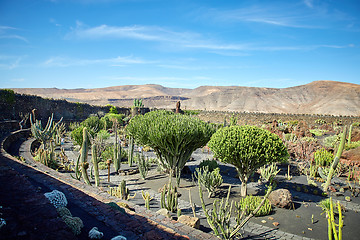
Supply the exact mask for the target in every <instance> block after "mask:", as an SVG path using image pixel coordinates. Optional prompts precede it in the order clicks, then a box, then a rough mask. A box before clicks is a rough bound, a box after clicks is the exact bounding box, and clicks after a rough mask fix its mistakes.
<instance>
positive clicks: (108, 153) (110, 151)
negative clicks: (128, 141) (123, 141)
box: [101, 145, 114, 161]
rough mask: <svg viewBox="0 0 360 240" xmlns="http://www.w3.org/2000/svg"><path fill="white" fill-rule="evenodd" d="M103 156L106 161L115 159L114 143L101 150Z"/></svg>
mask: <svg viewBox="0 0 360 240" xmlns="http://www.w3.org/2000/svg"><path fill="white" fill-rule="evenodd" d="M101 158H102V159H103V160H104V161H106V160H109V159H111V160H113V158H114V146H113V145H109V146H106V148H105V150H104V151H102V152H101Z"/></svg>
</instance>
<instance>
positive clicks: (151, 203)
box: [2, 100, 360, 239]
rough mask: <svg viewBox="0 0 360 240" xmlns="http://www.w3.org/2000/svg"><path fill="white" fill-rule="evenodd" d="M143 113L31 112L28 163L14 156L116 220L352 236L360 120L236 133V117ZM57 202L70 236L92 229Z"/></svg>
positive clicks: (249, 234) (264, 125) (253, 235)
mask: <svg viewBox="0 0 360 240" xmlns="http://www.w3.org/2000/svg"><path fill="white" fill-rule="evenodd" d="M142 108H143V105H142V101H141V100H136V101H134V106H133V107H132V108H131V109H130V110H129V112H128V114H127V115H126V114H119V113H117V110H116V107H112V108H110V109H109V112H108V113H102V114H99V113H98V114H93V115H91V116H89V117H88V118H86V119H84V120H82V121H66V122H65V121H64V119H63V118H59V119H56V120H55V118H54V115H51V116H49V118H48V119H45V120H47V121H44V120H43V119H41V120H42V121H41V120H40V119H38V118H37V116H36V112H35V111H33V112H31V113H29V114H30V118H29V123H28V124H29V126H30V131H31V137H30V138H29V139H27V140H26V141H25V142H24V143H23V145H24V144H25V143H28V146H31V149H28V151H29V152H30V153H31V154H32V156H30V157H29V155H24V154H23V153H21V152H20V154H18V155H17V157H18V158H19V159H20V160H21V161H22V162H23V164H29V165H31V164H33V162H37V163H41V164H43V165H45V166H46V167H48V168H49V169H53V170H56V171H57V172H58V173H60V174H61V175H63V176H67V177H69V178H71V179H73V180H74V181H77V182H79V183H81V184H84V186H91V189H97V190H98V191H100V192H102V194H105V195H107V196H109V197H110V198H112V199H114V200H116V201H120V202H122V204H120V205H119V204H115V203H109V205H111V206H112V208H113V209H117V210H116V211H120V212H126V211H128V208H127V207H126V206H127V204H128V203H129V204H130V203H131V204H134V205H136V206H140V207H142V209H143V211H150V212H153V213H154V214H158V215H159V214H162V215H165V217H167V218H170V219H173V220H175V221H178V222H181V223H183V224H188V225H189V226H191V227H194V228H196V229H199V230H201V231H203V232H205V233H209V234H211V235H212V236H216V237H218V238H219V239H241V238H247V239H266V238H273V239H277V237H279V236H281V235H283V236H288V237H289V238H290V237H291V238H296V237H304V238H306V239H342V238H344V239H356V238H353V237H354V236H355V235H356V234H357V233H359V231H358V229H357V228H356V226H357V224H358V222H359V220H360V214H359V211H360V197H359V193H360V175H359V166H360V161H359V159H357V158H358V157H359V149H360V127H359V122H360V120H359V118H358V119H355V120H357V121H353V122H351V123H350V124H344V123H342V122H341V118H340V117H339V120H338V121H336V122H326V121H325V120H323V119H321V118H319V119H317V120H316V121H313V122H310V121H296V120H291V121H287V120H283V119H274V121H271V122H269V121H263V122H261V123H259V122H253V123H247V124H244V123H243V122H242V121H241V120H242V119H241V118H240V117H239V116H238V115H236V114H234V113H233V114H232V115H230V114H228V115H225V116H228V118H227V119H226V117H225V119H224V118H222V119H220V118H217V119H216V121H214V118H212V121H210V120H207V119H205V118H206V115H205V114H203V115H201V114H199V115H191V114H189V115H188V114H184V112H182V113H176V112H180V111H166V110H157V111H149V112H147V113H144V111H141V109H142ZM29 143H30V144H29ZM55 193H56V194H57V195H56V197H52V195H54V194H53V193H51V194H52V195H50V193H47V195H46V196H47V197H48V198H49V199H50V202H51V203H52V204H54V205H55V206H56V209H57V211H58V214H59V216H60V217H61V218H62V219H63V221H64V222H65V224H66V225H67V226H68V227H69V228H70V229H71V232H73V233H74V235H79V234H81V231H82V229H86V227H90V226H86V222H85V221H82V219H81V217H78V216H77V215H76V211H71V212H70V211H69V210H68V209H67V208H66V204H67V202H66V204H65V203H64V202H65V201H66V198H65V195H64V194H63V193H61V192H60V193H59V192H58V191H55ZM59 199H60V200H61V201H60V200H59ZM54 211H56V210H54ZM137 211H139V210H137ZM73 212H74V213H73ZM2 219H3V218H2ZM183 219H187V220H183ZM189 219H190V220H189ZM5 220H6V219H4V221H5ZM2 224H3V223H2ZM3 226H5V224H3V225H2V227H3ZM91 227H94V228H93V229H91V234H90V233H89V236H90V235H91V236H101V237H103V236H106V233H105V234H104V233H102V232H101V228H100V227H99V226H91ZM83 231H85V230H83ZM354 234H355V235H354ZM139 239H140V238H139ZM194 239H195V238H194Z"/></svg>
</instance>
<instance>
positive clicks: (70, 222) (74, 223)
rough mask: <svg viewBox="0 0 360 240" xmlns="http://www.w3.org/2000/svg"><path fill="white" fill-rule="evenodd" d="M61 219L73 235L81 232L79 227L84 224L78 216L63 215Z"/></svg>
mask: <svg viewBox="0 0 360 240" xmlns="http://www.w3.org/2000/svg"><path fill="white" fill-rule="evenodd" d="M62 219H63V221H64V222H65V224H66V225H67V226H68V227H69V228H70V229H71V231H72V232H73V234H74V235H79V234H80V233H81V229H82V228H83V227H84V224H83V221H82V220H81V219H80V218H78V217H72V216H67V215H65V216H63V217H62Z"/></svg>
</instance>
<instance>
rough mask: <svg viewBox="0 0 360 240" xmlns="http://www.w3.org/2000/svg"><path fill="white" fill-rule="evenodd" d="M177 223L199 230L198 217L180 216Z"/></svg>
mask: <svg viewBox="0 0 360 240" xmlns="http://www.w3.org/2000/svg"><path fill="white" fill-rule="evenodd" d="M178 222H180V223H182V224H185V225H188V226H190V227H192V228H196V229H199V228H200V219H199V218H198V217H190V216H187V215H181V216H180V217H179V218H178Z"/></svg>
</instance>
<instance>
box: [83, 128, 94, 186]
mask: <svg viewBox="0 0 360 240" xmlns="http://www.w3.org/2000/svg"><path fill="white" fill-rule="evenodd" d="M89 146H90V139H89V133H88V131H87V129H86V127H84V129H83V142H82V145H81V149H80V162H81V176H82V178H83V179H84V181H85V183H86V184H88V185H91V183H90V180H89V176H88V172H87V169H88V168H89V163H88V161H87V158H88V152H89V148H90V147H89Z"/></svg>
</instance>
